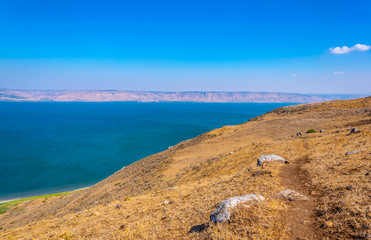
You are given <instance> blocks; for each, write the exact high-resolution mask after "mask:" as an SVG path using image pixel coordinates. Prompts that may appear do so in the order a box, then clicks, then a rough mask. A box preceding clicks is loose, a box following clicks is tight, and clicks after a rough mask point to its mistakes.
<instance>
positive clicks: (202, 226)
mask: <svg viewBox="0 0 371 240" xmlns="http://www.w3.org/2000/svg"><path fill="white" fill-rule="evenodd" d="M208 228H209V223H203V224H200V225H195V226H193V227H191V230H189V233H193V232H196V233H201V232H203V231H206V229H208Z"/></svg>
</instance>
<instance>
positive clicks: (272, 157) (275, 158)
mask: <svg viewBox="0 0 371 240" xmlns="http://www.w3.org/2000/svg"><path fill="white" fill-rule="evenodd" d="M267 161H280V162H285V159H284V158H282V157H280V156H277V155H274V154H269V155H261V156H260V157H259V158H258V163H257V165H258V166H262V165H263V163H264V162H267Z"/></svg>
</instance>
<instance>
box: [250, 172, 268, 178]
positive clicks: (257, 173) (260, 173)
mask: <svg viewBox="0 0 371 240" xmlns="http://www.w3.org/2000/svg"><path fill="white" fill-rule="evenodd" d="M265 174H272V172H271V171H257V172H254V173H253V174H252V176H253V177H256V176H259V175H265Z"/></svg>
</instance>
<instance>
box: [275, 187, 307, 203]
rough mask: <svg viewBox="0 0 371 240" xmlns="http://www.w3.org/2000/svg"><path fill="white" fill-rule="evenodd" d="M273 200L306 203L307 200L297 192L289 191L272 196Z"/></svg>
mask: <svg viewBox="0 0 371 240" xmlns="http://www.w3.org/2000/svg"><path fill="white" fill-rule="evenodd" d="M272 197H273V198H279V199H282V200H289V201H296V200H302V201H307V200H308V198H307V197H306V196H304V195H302V194H300V193H298V192H295V191H293V190H290V189H286V190H284V191H282V192H279V193H277V194H276V195H273V196H272Z"/></svg>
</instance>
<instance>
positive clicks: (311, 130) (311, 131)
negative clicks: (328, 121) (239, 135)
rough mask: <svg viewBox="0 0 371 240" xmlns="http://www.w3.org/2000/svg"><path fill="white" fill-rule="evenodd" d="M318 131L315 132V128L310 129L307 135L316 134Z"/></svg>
mask: <svg viewBox="0 0 371 240" xmlns="http://www.w3.org/2000/svg"><path fill="white" fill-rule="evenodd" d="M316 132H317V131H316V130H314V129H313V128H311V129H309V130H308V131H307V133H316Z"/></svg>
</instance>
